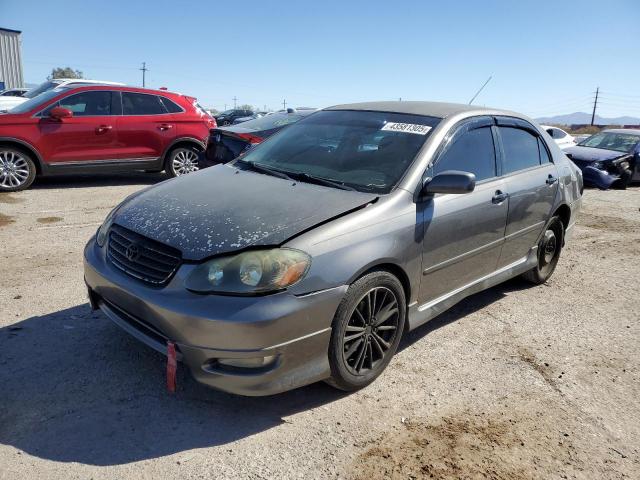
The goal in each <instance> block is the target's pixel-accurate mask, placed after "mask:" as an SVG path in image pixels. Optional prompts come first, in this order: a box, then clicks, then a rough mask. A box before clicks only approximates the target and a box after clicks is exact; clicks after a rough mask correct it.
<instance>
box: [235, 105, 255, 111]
mask: <svg viewBox="0 0 640 480" xmlns="http://www.w3.org/2000/svg"><path fill="white" fill-rule="evenodd" d="M238 108H239V109H240V110H251V111H252V112H253V111H254V110H255V108H253V105H249V104H248V103H245V104H244V105H240V106H239V107H238Z"/></svg>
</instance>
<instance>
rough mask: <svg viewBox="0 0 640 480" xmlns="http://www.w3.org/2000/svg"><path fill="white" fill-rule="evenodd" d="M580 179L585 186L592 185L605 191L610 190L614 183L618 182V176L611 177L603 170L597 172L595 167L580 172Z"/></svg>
mask: <svg viewBox="0 0 640 480" xmlns="http://www.w3.org/2000/svg"><path fill="white" fill-rule="evenodd" d="M582 177H583V179H584V183H585V184H586V185H592V186H594V187H598V188H599V189H601V190H607V189H609V188H611V185H613V184H614V183H615V182H616V181H618V180H620V176H618V175H611V174H609V173H608V172H605V171H604V170H599V169H597V168H595V167H590V166H589V167H585V168H584V169H583V170H582Z"/></svg>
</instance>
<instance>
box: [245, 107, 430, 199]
mask: <svg viewBox="0 0 640 480" xmlns="http://www.w3.org/2000/svg"><path fill="white" fill-rule="evenodd" d="M439 122H440V119H439V118H434V117H427V116H422V115H407V114H400V113H387V112H365V111H346V110H342V111H337V110H333V111H331V110H328V111H321V112H317V113H314V114H313V115H310V116H308V117H307V118H305V119H303V120H301V121H299V122H297V123H295V124H294V125H291V126H289V127H287V128H285V129H283V130H281V131H280V132H278V133H277V134H275V135H273V136H271V137H269V138H268V139H267V140H265V141H264V142H263V143H262V144H260V145H258V146H257V147H255V148H253V149H251V150H249V151H248V153H246V154H244V155H242V156H241V157H240V158H241V159H242V161H244V162H255V163H256V164H261V165H264V166H266V167H270V168H272V169H277V170H281V171H284V172H287V173H289V174H291V175H300V174H308V175H312V176H314V177H320V178H322V179H325V180H331V181H333V182H338V183H341V184H344V185H346V186H349V187H352V188H354V189H356V190H359V191H367V192H376V193H388V192H389V191H391V190H392V189H393V187H394V186H395V185H396V184H397V183H398V181H399V180H400V179H401V178H402V177H403V175H404V173H405V172H406V171H407V169H408V168H409V166H411V164H412V163H413V161H414V159H415V157H416V155H417V153H418V151H419V150H420V148H421V147H422V145H423V144H424V142H425V140H426V139H427V138H428V136H429V134H430V133H431V129H432V128H433V127H435V126H436V125H437V124H438V123H439ZM235 165H236V166H238V167H241V165H242V162H236V164H235ZM298 178H301V177H298ZM302 181H304V179H303V178H302Z"/></svg>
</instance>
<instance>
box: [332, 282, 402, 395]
mask: <svg viewBox="0 0 640 480" xmlns="http://www.w3.org/2000/svg"><path fill="white" fill-rule="evenodd" d="M405 315H406V301H405V295H404V289H403V288H402V284H401V283H400V281H399V280H398V279H397V278H396V277H395V276H393V275H392V274H391V273H389V272H386V271H376V272H372V273H369V274H367V275H365V276H364V277H361V278H360V279H358V280H357V281H355V282H354V283H353V284H352V285H351V286H350V287H349V290H347V294H346V295H345V298H344V299H343V300H342V302H341V303H340V305H339V306H338V310H337V311H336V315H335V317H334V320H333V329H332V333H331V340H330V344H329V364H330V366H331V378H330V379H329V380H327V383H329V384H330V385H332V386H334V387H336V388H339V389H340V390H345V391H353V390H357V389H360V388H362V387H365V386H367V385H369V384H370V383H371V382H373V381H374V380H375V379H376V378H377V377H378V375H380V374H381V373H382V371H383V370H384V369H385V368H386V367H387V365H388V364H389V362H390V361H391V358H392V357H393V355H394V354H395V352H396V350H397V348H398V344H399V343H400V338H401V337H402V332H403V329H404V321H405Z"/></svg>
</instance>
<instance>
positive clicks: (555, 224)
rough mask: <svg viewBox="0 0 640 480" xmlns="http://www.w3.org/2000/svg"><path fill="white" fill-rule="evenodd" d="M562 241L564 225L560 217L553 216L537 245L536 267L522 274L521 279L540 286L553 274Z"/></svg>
mask: <svg viewBox="0 0 640 480" xmlns="http://www.w3.org/2000/svg"><path fill="white" fill-rule="evenodd" d="M563 240H564V225H563V224H562V220H560V217H558V216H554V217H552V218H551V221H550V222H549V224H548V225H547V228H546V229H545V232H544V235H542V238H541V239H540V242H539V243H538V265H536V266H535V268H533V269H531V270H529V271H528V272H526V273H524V274H523V275H522V277H523V278H524V279H525V280H528V281H529V282H531V283H534V284H536V285H540V284H542V283H544V282H546V281H547V280H549V277H551V275H552V274H553V272H554V271H555V269H556V265H557V264H558V260H559V259H560V252H561V251H562V244H563Z"/></svg>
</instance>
